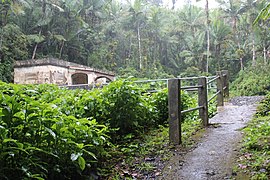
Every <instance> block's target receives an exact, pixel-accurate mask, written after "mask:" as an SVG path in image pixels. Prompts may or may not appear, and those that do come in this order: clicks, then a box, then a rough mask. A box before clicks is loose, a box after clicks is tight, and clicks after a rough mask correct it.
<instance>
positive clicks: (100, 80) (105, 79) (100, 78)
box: [95, 76, 112, 84]
mask: <svg viewBox="0 0 270 180" xmlns="http://www.w3.org/2000/svg"><path fill="white" fill-rule="evenodd" d="M111 81H112V80H111V79H110V78H109V77H107V76H98V77H96V79H95V83H101V84H104V83H109V82H111Z"/></svg>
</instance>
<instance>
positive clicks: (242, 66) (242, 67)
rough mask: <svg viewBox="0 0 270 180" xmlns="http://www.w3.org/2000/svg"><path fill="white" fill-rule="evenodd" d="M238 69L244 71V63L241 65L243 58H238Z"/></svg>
mask: <svg viewBox="0 0 270 180" xmlns="http://www.w3.org/2000/svg"><path fill="white" fill-rule="evenodd" d="M239 60H240V67H241V70H244V63H243V58H242V57H240V59H239Z"/></svg>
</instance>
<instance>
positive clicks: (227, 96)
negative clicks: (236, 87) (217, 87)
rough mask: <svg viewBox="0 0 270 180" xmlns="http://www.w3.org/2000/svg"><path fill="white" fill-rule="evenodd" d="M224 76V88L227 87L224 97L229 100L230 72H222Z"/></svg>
mask: <svg viewBox="0 0 270 180" xmlns="http://www.w3.org/2000/svg"><path fill="white" fill-rule="evenodd" d="M221 72H222V74H223V75H225V76H223V80H224V87H226V89H225V90H224V97H225V98H229V95H230V94H229V71H228V70H222V71H221Z"/></svg>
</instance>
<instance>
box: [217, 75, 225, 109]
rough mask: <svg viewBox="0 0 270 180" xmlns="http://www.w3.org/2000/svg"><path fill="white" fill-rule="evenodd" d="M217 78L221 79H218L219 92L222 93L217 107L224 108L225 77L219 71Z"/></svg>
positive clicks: (218, 97)
mask: <svg viewBox="0 0 270 180" xmlns="http://www.w3.org/2000/svg"><path fill="white" fill-rule="evenodd" d="M217 76H218V77H219V78H218V79H217V92H218V91H220V93H219V94H218V95H217V105H218V106H224V99H223V94H224V90H223V79H224V78H223V76H222V73H221V72H220V71H217Z"/></svg>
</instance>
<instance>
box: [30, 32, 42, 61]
mask: <svg viewBox="0 0 270 180" xmlns="http://www.w3.org/2000/svg"><path fill="white" fill-rule="evenodd" d="M38 35H39V36H40V35H41V27H40V30H39V32H38ZM37 47H38V43H36V45H35V47H34V50H33V54H32V59H35V56H36V51H37Z"/></svg>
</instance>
